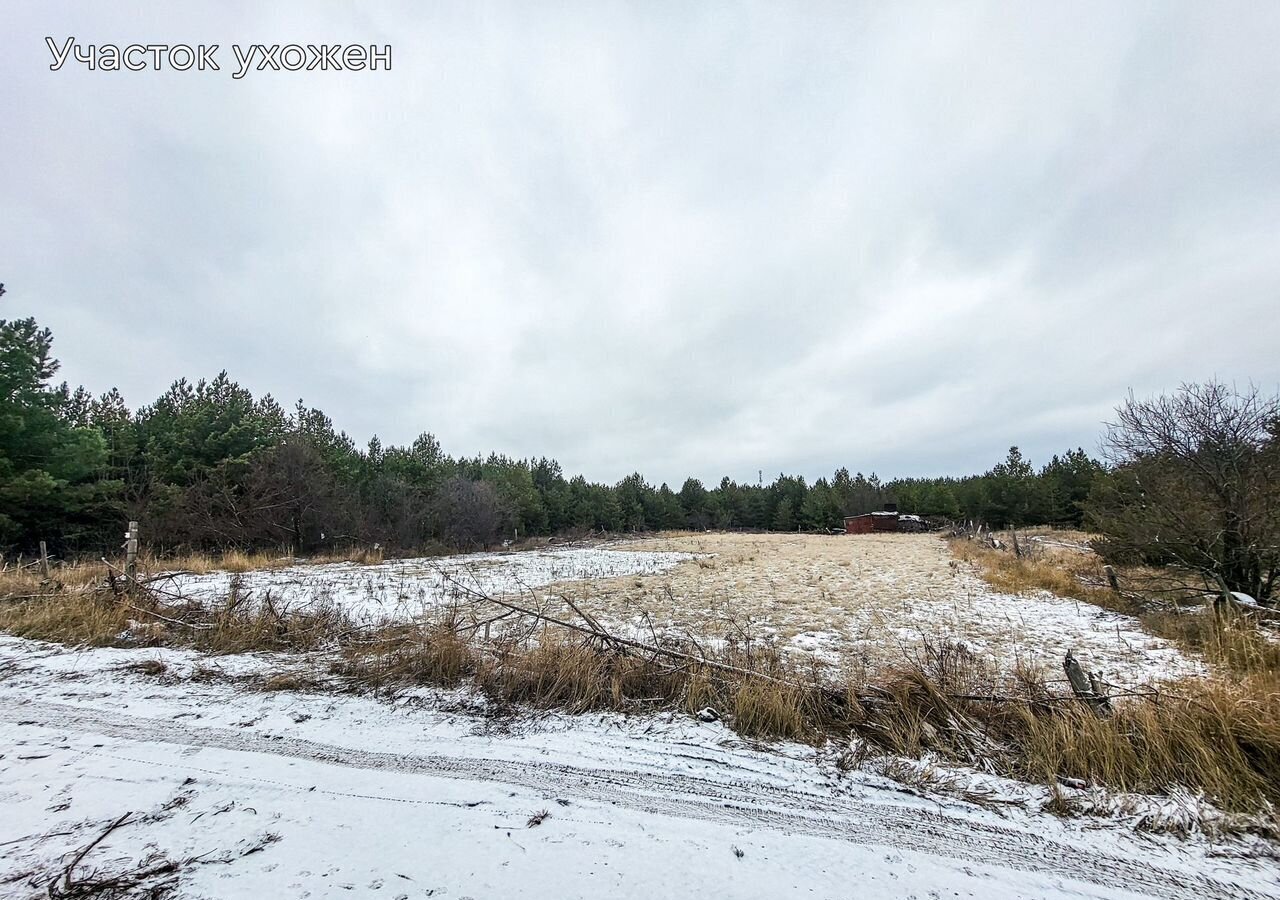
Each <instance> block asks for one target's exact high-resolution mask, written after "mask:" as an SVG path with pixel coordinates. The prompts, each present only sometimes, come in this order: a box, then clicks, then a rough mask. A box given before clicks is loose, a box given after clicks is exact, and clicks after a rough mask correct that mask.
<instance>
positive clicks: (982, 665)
mask: <svg viewBox="0 0 1280 900" xmlns="http://www.w3.org/2000/svg"><path fill="white" fill-rule="evenodd" d="M970 558H972V559H975V560H978V561H980V558H979V557H976V556H974V557H970ZM999 562H1000V563H1001V565H1000V566H999V567H998V568H996V569H994V571H996V572H997V573H999V577H1000V578H1002V579H1005V580H1003V581H1002V583H1003V584H1004V585H1010V586H1011V585H1013V584H1025V585H1029V586H1034V587H1035V588H1037V589H1039V588H1042V587H1044V586H1045V585H1046V584H1047V583H1053V584H1061V582H1060V581H1059V580H1058V579H1060V575H1058V574H1053V573H1043V572H1042V571H1041V570H1040V569H1039V568H1038V566H1039V565H1040V563H1041V562H1043V561H1039V562H1038V561H1036V560H1031V561H1029V562H1028V563H1020V564H1018V565H1016V566H1010V565H1008V564H1007V563H1006V562H1005V561H1004V560H1003V559H1001V560H999ZM1033 563H1034V564H1035V565H1036V566H1037V568H1028V567H1029V566H1030V565H1031V564H1033ZM1042 574H1043V575H1044V577H1041V575H1042ZM23 577H24V578H25V577H26V576H23ZM31 587H32V585H31V584H29V583H26V582H24V583H23V587H22V590H23V591H24V592H25V593H15V594H12V595H10V599H8V600H6V601H3V602H0V628H3V629H4V630H6V631H9V632H11V633H14V634H18V635H21V636H24V637H29V638H38V639H43V640H53V641H59V642H64V643H70V644H84V645H99V646H101V645H112V644H120V645H133V646H136V645H140V644H141V645H170V646H185V647H191V648H194V649H198V650H203V651H207V652H212V653H233V652H245V651H260V650H274V651H320V650H323V651H327V655H326V656H325V657H324V658H325V659H327V660H328V666H329V671H328V676H327V677H328V678H329V679H331V680H332V679H336V680H337V682H338V683H340V684H342V685H345V686H346V687H347V688H349V689H352V690H373V691H395V690H398V689H401V688H403V687H405V686H409V685H423V684H427V685H443V686H450V687H452V686H458V685H467V684H470V685H474V686H475V687H476V688H478V689H479V690H481V691H483V692H484V693H485V694H486V695H487V696H489V697H490V698H491V699H492V700H493V701H495V702H496V703H499V704H527V705H531V706H536V707H542V708H559V709H565V710H569V711H573V712H584V711H588V710H618V711H626V712H634V711H643V710H653V709H672V710H682V711H686V712H690V713H692V712H697V711H700V710H705V709H706V708H711V709H712V710H715V712H716V714H717V715H719V716H720V717H722V718H723V719H724V720H725V722H726V723H727V724H729V725H730V726H731V727H733V728H735V729H736V730H738V731H739V732H740V733H743V734H745V735H750V736H753V737H761V738H787V739H793V740H802V741H811V742H814V743H820V742H823V741H826V740H830V739H835V740H838V741H841V742H843V741H845V740H847V739H848V738H849V737H850V736H851V735H856V736H858V737H860V738H861V739H862V743H863V744H865V745H867V746H871V747H874V748H875V749H876V750H878V751H879V752H882V753H888V754H898V755H902V756H909V757H917V756H920V755H921V754H924V753H929V754H932V755H933V756H935V757H937V758H941V759H944V760H951V761H954V762H957V763H963V764H966V765H974V766H980V767H982V768H985V769H988V770H993V771H995V772H998V773H1000V774H1004V775H1007V776H1010V777H1014V778H1020V779H1024V780H1030V781H1039V782H1044V783H1048V784H1055V783H1056V782H1057V781H1058V780H1059V779H1064V778H1065V779H1080V780H1081V781H1084V782H1087V783H1090V784H1097V785H1102V786H1106V787H1108V788H1110V789H1112V790H1116V791H1133V792H1142V793H1161V792H1167V791H1171V790H1174V789H1186V790H1189V791H1192V792H1202V793H1204V794H1205V795H1206V796H1208V797H1209V798H1210V799H1212V800H1213V801H1214V802H1215V803H1217V804H1219V805H1220V806H1221V807H1222V808H1224V809H1227V810H1232V811H1239V812H1248V813H1257V812H1260V811H1265V810H1268V809H1270V808H1272V807H1271V806H1270V804H1280V677H1278V676H1277V667H1276V666H1275V660H1274V657H1273V656H1271V655H1268V654H1267V653H1262V652H1260V651H1256V648H1254V645H1253V643H1252V641H1253V638H1249V637H1243V636H1242V635H1244V634H1245V633H1246V632H1244V631H1243V628H1242V626H1240V625H1239V624H1233V623H1221V622H1218V623H1217V624H1216V625H1215V624H1213V623H1214V622H1216V620H1215V619H1214V617H1212V616H1203V617H1201V618H1200V619H1197V620H1196V621H1204V622H1209V623H1210V625H1208V626H1195V627H1196V628H1197V629H1199V628H1204V627H1211V628H1216V629H1217V630H1216V631H1214V632H1211V633H1205V632H1201V631H1199V630H1196V631H1195V633H1194V634H1193V635H1192V636H1191V637H1187V638H1184V640H1187V641H1192V640H1196V641H1202V642H1203V643H1204V646H1205V647H1206V648H1207V649H1206V651H1205V652H1206V656H1207V657H1208V656H1210V655H1212V656H1213V658H1214V659H1218V660H1220V665H1221V666H1222V667H1223V671H1224V673H1226V672H1229V673H1230V674H1229V676H1228V675H1226V674H1224V675H1223V676H1221V677H1209V678H1204V679H1191V680H1186V681H1182V682H1178V683H1175V684H1169V685H1164V686H1161V687H1160V688H1159V689H1158V691H1153V692H1152V693H1150V694H1149V695H1147V696H1140V697H1137V696H1135V697H1123V698H1116V699H1115V700H1114V712H1113V714H1111V715H1110V716H1107V717H1105V718H1100V717H1098V716H1097V715H1095V714H1094V713H1093V712H1092V711H1091V710H1090V708H1089V707H1087V706H1085V705H1084V704H1082V703H1080V702H1078V701H1076V700H1075V699H1074V698H1073V697H1071V696H1070V695H1069V694H1064V693H1063V691H1061V690H1057V691H1056V692H1055V688H1054V685H1053V684H1052V683H1051V682H1050V681H1048V680H1047V679H1046V677H1045V674H1044V673H1042V672H1036V671H1030V670H1016V671H1014V672H1005V671H1000V670H998V669H996V668H995V667H994V666H993V665H992V664H991V663H989V662H986V661H984V660H982V659H980V658H978V657H976V656H975V655H974V654H972V653H971V652H969V651H968V650H967V649H966V648H964V647H963V646H962V645H958V644H954V643H948V642H944V643H941V644H936V645H935V644H930V643H925V644H923V645H922V646H920V647H919V648H918V649H917V650H916V651H914V652H913V653H911V654H910V655H909V656H907V657H905V658H903V660H902V661H901V663H900V664H899V665H898V666H896V667H893V668H889V669H881V670H877V671H870V672H867V671H861V670H856V669H853V668H850V670H849V671H848V673H846V674H841V675H838V676H837V675H835V674H833V672H832V671H821V670H818V669H816V668H814V667H813V666H812V665H806V664H805V663H803V662H801V661H800V660H799V659H798V658H797V656H795V655H794V654H790V653H787V652H786V651H785V650H782V649H780V648H779V647H778V646H776V645H774V644H772V643H769V642H767V641H765V642H758V641H751V640H749V639H747V640H742V641H735V642H731V643H728V644H726V645H724V646H722V647H721V648H720V649H717V650H714V651H710V650H709V651H707V653H706V656H705V657H704V658H702V659H688V658H679V657H674V656H671V655H666V656H664V655H661V654H657V653H650V652H645V651H643V650H636V649H634V648H620V647H618V646H615V645H610V644H609V642H608V641H604V640H601V639H600V638H598V637H591V636H584V635H581V634H576V633H573V632H568V631H564V630H559V629H555V628H552V627H545V628H542V629H541V630H539V631H536V632H535V633H533V634H532V635H531V636H530V637H528V638H527V639H514V638H495V639H494V640H491V641H482V640H478V639H476V637H475V634H474V631H473V630H469V629H468V628H467V626H466V625H465V623H463V622H462V621H461V620H460V617H457V616H450V615H448V614H447V613H446V614H444V615H442V616H441V617H440V618H439V619H438V620H436V621H431V622H419V623H409V624H401V625H391V626H382V627H373V628H370V627H361V626H358V625H357V624H356V623H353V622H351V621H349V620H348V619H347V618H346V617H345V616H344V615H343V614H342V613H341V611H340V610H336V609H332V608H311V609H302V608H300V609H288V610H285V609H278V608H276V607H274V606H273V605H272V604H271V603H269V602H249V601H248V600H245V599H244V598H242V597H241V596H240V595H239V593H238V591H237V590H236V589H235V587H234V584H233V589H232V591H231V593H230V595H229V596H228V597H226V598H225V599H224V600H223V601H221V602H219V603H215V604H212V605H197V604H180V603H175V602H167V601H165V600H164V599H163V598H162V597H160V596H159V595H156V594H152V593H148V592H146V591H143V590H132V591H122V592H121V593H119V594H116V593H113V592H112V591H111V590H109V589H105V588H101V587H98V588H95V587H94V584H93V582H92V580H90V570H87V569H86V570H85V571H83V572H78V573H76V575H75V576H74V577H68V578H67V583H65V584H62V586H61V587H56V586H54V585H50V584H48V583H44V584H43V585H41V584H36V585H35V587H36V588H38V589H37V590H34V591H28V590H27V589H28V588H31ZM1084 587H1085V588H1088V586H1087V585H1084ZM1090 590H1091V589H1090ZM1063 593H1067V591H1065V590H1064V591H1063ZM1082 599H1086V598H1082ZM1190 620H1191V618H1190V617H1189V616H1186V615H1184V616H1183V617H1182V619H1179V620H1178V621H1180V622H1186V621H1190ZM1188 627H1190V626H1188ZM1215 642H1216V643H1215ZM1215 648H1216V649H1215ZM670 649H673V650H677V651H679V652H687V653H689V654H691V655H692V656H695V657H696V656H697V655H698V654H699V653H700V652H701V651H699V650H698V649H697V648H696V647H693V646H682V645H675V644H673V645H670ZM744 670H745V671H744ZM320 684H321V682H320V681H319V680H318V679H301V680H300V679H299V678H298V677H297V676H296V674H291V675H290V677H289V678H287V679H285V680H283V681H277V682H273V684H272V687H274V688H279V689H284V688H291V689H319V687H320Z"/></svg>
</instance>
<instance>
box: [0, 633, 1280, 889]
mask: <svg viewBox="0 0 1280 900" xmlns="http://www.w3.org/2000/svg"><path fill="white" fill-rule="evenodd" d="M143 660H158V661H160V662H161V663H163V668H164V671H163V672H162V673H160V674H152V675H144V674H141V673H139V672H136V671H133V670H128V669H122V668H121V667H122V666H126V665H129V664H133V663H137V662H139V661H143ZM276 664H277V661H273V660H270V659H265V658H258V659H255V658H237V657H226V658H222V659H220V660H219V659H213V660H210V659H208V658H205V657H200V656H199V655H197V654H192V653H187V652H183V651H155V650H149V651H138V650H95V651H87V652H83V653H75V652H71V651H67V650H65V649H62V648H54V647H51V646H49V645H44V644H36V643H32V642H26V641H20V640H17V639H14V638H8V637H0V673H2V676H0V679H2V680H0V735H2V736H3V743H2V745H0V746H2V748H3V758H2V759H0V800H2V801H3V809H4V814H3V817H2V821H0V848H2V850H3V863H2V864H0V895H3V896H16V897H36V896H45V886H44V882H45V881H47V879H48V878H50V877H54V876H58V877H65V875H64V874H63V873H64V870H65V867H66V866H67V864H68V863H70V862H71V861H72V859H73V858H74V856H75V854H76V852H77V851H79V850H80V849H82V848H84V847H85V846H87V845H88V844H89V843H90V842H91V841H92V840H93V839H94V838H95V837H97V836H98V835H100V834H102V833H103V831H104V830H105V829H106V828H107V827H108V826H109V825H110V824H111V823H112V822H114V821H116V820H117V819H118V818H119V817H120V816H121V815H122V814H124V813H126V812H129V813H131V814H132V815H131V816H130V818H129V819H128V820H126V821H125V822H124V823H123V824H122V825H120V826H119V827H118V828H116V829H114V830H113V831H111V832H110V833H109V834H108V835H107V836H106V837H105V838H104V839H103V840H102V841H101V842H100V843H98V844H97V845H96V846H94V847H93V848H92V849H91V851H90V852H88V853H86V854H85V856H84V858H83V859H81V860H80V861H79V863H78V864H77V865H76V867H75V868H74V870H73V871H72V872H71V878H72V881H73V882H74V881H75V880H77V879H84V878H87V877H90V876H91V874H92V873H95V872H96V873H97V877H106V876H109V875H112V874H113V873H117V874H118V873H123V872H128V871H136V870H137V869H138V868H140V867H141V868H145V867H146V866H147V865H151V866H152V867H153V868H155V867H156V861H157V860H167V861H172V862H175V863H178V865H177V867H176V869H175V870H174V871H173V872H171V873H170V874H169V875H168V876H167V877H170V878H173V879H176V881H177V884H178V886H179V891H178V895H179V896H183V897H234V896H245V897H249V896H253V897H266V896H270V897H331V896H333V897H351V896H379V897H381V896H385V897H387V898H395V897H405V898H408V897H428V896H431V897H450V898H461V897H473V898H488V897H557V898H562V897H593V898H595V897H608V896H618V897H645V898H648V897H688V896H705V897H709V896H715V897H743V898H745V897H761V898H765V897H768V898H777V897H790V896H804V897H830V898H854V897H857V898H866V897H905V896H912V895H914V896H918V897H922V898H923V897H981V898H1002V897H1009V898H1012V897H1107V898H1121V897H1135V896H1144V897H1167V898H1180V897H1186V898H1197V900H1203V898H1213V897H1250V896H1280V887H1278V886H1277V883H1276V878H1275V875H1276V873H1275V872H1274V870H1272V869H1270V868H1268V867H1267V865H1265V864H1258V863H1249V862H1246V861H1242V860H1239V859H1235V860H1230V861H1226V860H1222V859H1215V858H1213V857H1211V856H1209V855H1208V854H1207V853H1206V852H1205V849H1206V848H1205V847H1203V846H1202V845H1199V844H1178V843H1176V842H1174V841H1172V840H1169V839H1156V838H1152V837H1142V836H1138V835H1134V834H1132V833H1129V832H1125V831H1123V830H1120V829H1117V828H1097V827H1092V828H1089V827H1083V826H1081V825H1080V824H1079V823H1072V822H1063V821H1060V820H1057V819H1054V818H1051V817H1048V816H1046V815H1044V814H1036V813H1031V812H1029V811H1026V810H1022V809H1010V810H1007V811H1005V812H1003V813H1001V814H997V813H995V812H991V811H986V810H981V809H977V808H975V807H973V806H971V805H968V804H963V803H960V802H950V801H937V800H926V799H923V798H920V797H914V796H909V795H905V794H902V793H898V792H895V791H894V790H892V789H891V783H890V782H887V781H885V780H883V779H879V778H876V777H874V776H869V775H863V774H855V775H849V776H839V775H838V774H837V773H836V772H835V771H834V769H833V768H832V767H831V766H823V765H820V764H819V760H818V759H817V756H816V754H817V751H814V750H813V749H811V748H808V747H804V746H799V745H777V746H775V747H770V748H758V747H752V746H749V745H747V744H745V743H744V742H743V741H742V740H741V739H740V738H738V737H737V736H736V735H734V734H733V733H732V732H730V731H728V730H727V729H725V728H723V727H722V726H720V725H718V724H703V723H699V722H696V721H692V720H689V719H687V718H684V717H679V716H676V717H647V718H638V717H637V718H622V717H617V716H598V717H576V718H572V717H563V716H554V715H553V716H546V717H541V718H536V719H535V718H530V717H528V716H515V717H511V716H506V715H494V714H493V711H492V710H487V709H486V708H485V706H484V704H483V702H482V701H479V700H477V699H475V698H474V697H472V696H470V695H468V694H464V693H443V694H442V693H438V692H424V693H422V694H418V695H415V696H412V697H408V698H402V699H401V700H400V701H399V702H397V703H390V702H383V701H376V700H372V699H367V698H361V697H352V696H344V695H335V694H329V693H308V694H303V693H292V692H272V693H262V692H259V691H255V690H248V689H247V688H246V686H245V685H243V684H239V683H238V682H237V681H236V679H237V678H239V677H242V676H245V675H249V674H252V673H253V672H254V671H255V670H267V669H269V668H272V667H273V666H275V665H276ZM156 668H157V669H159V666H157V667H156ZM193 676H194V679H193ZM543 811H547V812H549V813H550V815H549V816H547V817H546V818H545V819H543V820H542V821H541V824H537V825H534V826H532V827H530V825H529V822H530V818H531V817H533V816H535V815H536V814H538V813H541V812H543ZM148 860H150V862H148ZM188 861H189V862H188Z"/></svg>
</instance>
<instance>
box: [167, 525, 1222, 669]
mask: <svg viewBox="0 0 1280 900" xmlns="http://www.w3.org/2000/svg"><path fill="white" fill-rule="evenodd" d="M233 583H235V584H237V585H238V586H239V589H240V590H241V592H242V593H244V594H246V595H248V596H250V597H253V598H256V599H259V600H261V599H262V598H263V597H266V596H268V595H269V596H270V597H271V599H272V602H273V603H275V604H276V606H277V608H279V607H281V606H288V607H291V608H297V607H298V606H299V605H310V604H321V605H333V606H337V607H339V608H341V609H342V610H343V611H344V612H346V613H348V614H349V615H351V616H352V617H353V618H355V619H358V620H363V621H394V620H405V619H411V618H414V617H417V616H421V615H423V614H424V613H428V612H430V611H432V610H437V609H439V608H440V607H442V606H445V605H448V604H453V603H460V602H465V601H467V600H468V599H469V597H470V592H471V591H475V592H478V593H482V594H488V595H495V596H508V597H510V596H513V595H524V596H525V597H526V599H534V600H536V601H538V602H539V603H543V602H549V604H550V605H549V606H548V611H549V612H551V613H552V614H555V615H558V616H560V617H562V618H566V619H575V618H576V616H577V613H576V611H574V610H573V609H571V608H570V607H568V606H567V605H565V604H563V603H559V602H558V601H557V600H556V598H557V597H558V596H561V595H567V596H569V597H571V598H572V599H574V600H575V602H577V603H578V604H579V606H580V607H581V608H583V609H585V610H587V611H588V612H590V613H591V614H592V615H594V616H595V617H596V618H598V619H599V620H600V621H601V622H603V623H605V624H606V625H608V626H609V627H610V628H612V629H616V630H617V631H618V633H619V634H621V635H623V636H627V637H632V638H639V639H648V638H649V637H651V636H652V635H653V634H655V633H656V634H659V635H664V634H665V635H670V636H683V635H688V636H693V637H696V638H697V639H698V640H699V641H700V642H704V646H715V645H716V643H717V642H719V641H723V640H725V639H727V638H729V637H730V636H737V637H739V638H741V637H742V636H743V635H744V634H750V635H751V636H752V637H753V638H756V639H772V640H776V641H778V642H779V643H781V644H782V645H784V646H788V647H791V648H793V649H795V650H797V651H798V652H803V653H806V654H809V655H811V656H813V657H815V658H816V659H818V660H820V661H822V662H826V663H831V664H840V663H842V662H847V661H850V660H853V661H857V662H860V663H864V664H866V665H867V666H869V667H871V668H876V667H880V666H884V665H889V664H894V663H902V662H903V661H904V659H905V658H906V657H908V656H909V655H910V654H911V653H912V652H913V651H914V649H915V648H918V647H919V646H920V644H921V643H922V641H925V640H929V641H933V642H935V643H937V642H940V641H942V640H951V641H958V642H963V643H964V644H966V645H967V646H968V647H969V648H970V649H971V650H973V651H974V652H975V653H977V654H979V655H980V656H983V657H986V658H987V659H989V660H991V661H992V662H994V663H995V664H996V665H997V666H999V667H1002V668H1004V669H1010V668H1012V667H1013V666H1014V665H1015V664H1016V663H1023V664H1030V665H1038V666H1044V667H1046V668H1048V669H1050V670H1051V671H1054V672H1059V671H1060V667H1061V664H1062V659H1063V657H1064V656H1065V655H1066V652H1067V650H1073V651H1074V652H1075V654H1076V656H1077V657H1078V658H1079V659H1080V660H1081V662H1082V664H1083V665H1084V666H1085V667H1086V668H1088V669H1090V670H1091V671H1093V672H1095V673H1096V674H1097V675H1098V676H1099V677H1100V678H1102V679H1103V680H1104V681H1108V682H1111V683H1114V684H1117V685H1133V684H1138V683H1143V682H1147V681H1151V680H1156V679H1163V678H1176V677H1179V676H1183V675H1190V674H1202V673H1203V671H1204V669H1203V665H1202V664H1201V663H1200V661H1198V660H1196V659H1194V658H1192V657H1189V656H1187V655H1185V654H1183V653H1182V652H1181V651H1179V650H1178V649H1177V648H1176V647H1174V646H1172V645H1171V644H1169V643H1168V642H1167V641H1163V640H1161V639H1159V638H1156V637H1154V636H1152V635H1150V634H1149V633H1147V632H1146V631H1144V630H1143V629H1142V628H1141V626H1140V625H1139V623H1138V622H1137V620H1135V619H1133V618H1132V617H1129V616H1124V615H1120V614H1117V613H1113V612H1109V611H1107V610H1104V609H1101V608H1100V607H1097V606H1094V605H1092V604H1089V603H1083V602H1080V601H1076V600H1071V599H1065V598H1061V597H1055V596H1054V595H1052V594H1049V593H1046V592H1043V591H1042V592H1038V593H1035V594H1027V595H1013V594H1003V593H1000V592H998V591H996V590H994V589H993V588H992V587H991V586H990V585H988V584H987V583H986V582H985V581H983V580H982V578H981V577H980V576H979V575H978V573H977V572H976V571H975V570H974V568H973V567H972V566H971V565H969V564H967V563H963V562H960V561H958V560H955V559H954V558H953V557H952V556H951V554H950V552H949V551H948V548H947V545H946V543H945V542H944V541H943V540H942V539H940V538H939V537H937V536H935V535H927V534H926V535H913V534H903V535H857V536H848V535H839V536H829V535H783V534H764V535H751V534H707V535H701V534H694V535H690V534H685V535H676V536H669V537H663V538H658V539H653V540H645V541H630V542H619V543H615V544H612V545H601V546H594V547H575V548H564V549H544V550H532V551H522V552H515V553H475V554H468V555H462V556H449V557H440V558H428V559H408V560H390V561H387V562H385V563H382V564H379V565H368V566H364V565H357V564H354V563H339V564H332V565H313V566H308V565H297V566H291V567H287V568H276V569H270V570H265V571H255V572H247V573H244V574H242V575H232V574H230V573H226V572H215V573H211V574H208V575H182V576H179V577H177V578H175V579H174V581H173V587H174V588H175V589H176V590H178V591H179V592H180V593H182V594H183V595H185V596H189V597H193V598H197V599H201V600H219V599H224V598H225V597H226V596H227V595H228V593H229V592H230V591H231V590H232V586H233ZM708 642H709V643H708Z"/></svg>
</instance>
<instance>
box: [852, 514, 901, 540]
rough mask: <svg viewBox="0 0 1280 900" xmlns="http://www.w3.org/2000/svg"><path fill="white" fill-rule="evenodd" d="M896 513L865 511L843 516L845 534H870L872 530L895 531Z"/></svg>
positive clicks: (896, 525)
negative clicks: (855, 514) (856, 514)
mask: <svg viewBox="0 0 1280 900" xmlns="http://www.w3.org/2000/svg"><path fill="white" fill-rule="evenodd" d="M897 530H898V513H897V512H896V511H890V510H884V511H882V512H873V513H866V514H864V515H861V516H845V517H844V533H845V534H872V533H873V532H883V531H897Z"/></svg>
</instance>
